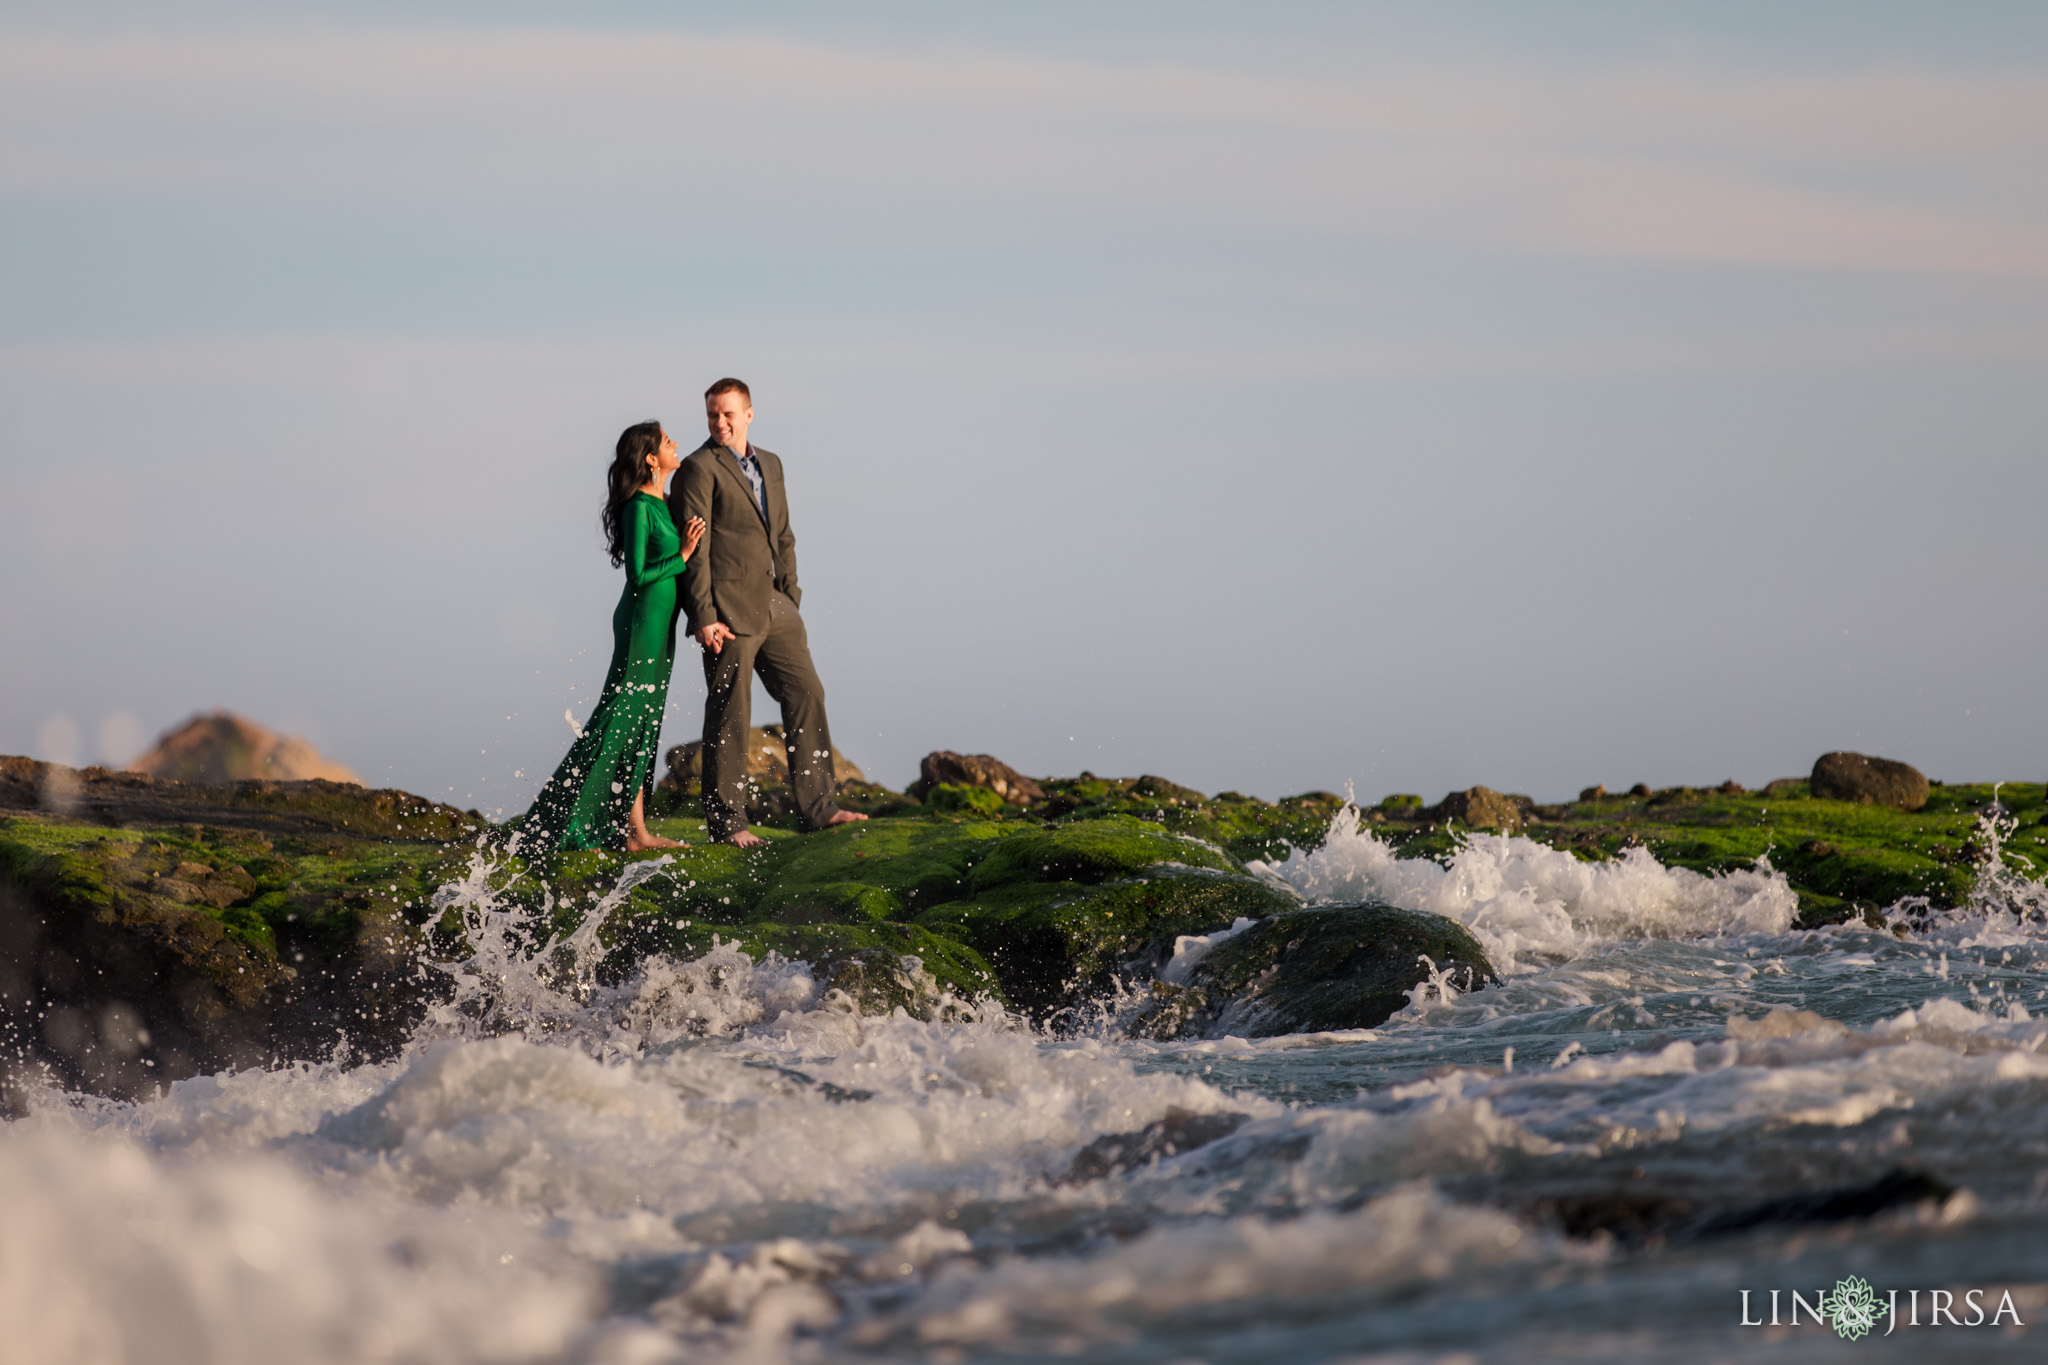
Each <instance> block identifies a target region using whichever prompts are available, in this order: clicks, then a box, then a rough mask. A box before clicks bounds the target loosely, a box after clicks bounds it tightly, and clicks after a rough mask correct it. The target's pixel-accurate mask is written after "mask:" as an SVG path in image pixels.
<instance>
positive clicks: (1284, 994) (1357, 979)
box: [1132, 905, 1497, 1039]
mask: <svg viewBox="0 0 2048 1365" xmlns="http://www.w3.org/2000/svg"><path fill="white" fill-rule="evenodd" d="M1424 958H1428V959H1429V962H1425V961H1424V960H1423V959H1424ZM1432 963H1433V964H1434V972H1435V974H1436V976H1437V978H1438V979H1443V980H1447V981H1448V982H1449V983H1451V984H1452V986H1453V987H1454V988H1455V989H1457V990H1476V989H1478V988H1479V987H1481V986H1485V985H1490V984H1493V983H1494V982H1495V981H1496V980H1497V978H1496V977H1495V975H1494V971H1493V964H1492V963H1490V962H1488V961H1487V960H1486V954H1485V952H1484V951H1483V950H1482V949H1481V948H1480V946H1479V941H1478V940H1477V939H1475V938H1473V937H1472V935H1471V933H1470V932H1468V931H1467V930H1466V929H1465V927H1464V926H1463V925H1461V924H1458V923H1456V922H1455V921H1453V920H1448V919H1445V918H1444V917H1443V916H1441V915H1432V914H1427V913H1425V912H1423V911H1420V910H1397V909H1395V908H1393V907H1392V906H1387V905H1346V906H1326V907H1318V908H1315V909H1309V910H1294V911H1290V912H1289V913H1287V914H1281V915H1273V916H1271V917H1269V918H1267V919H1264V920H1261V921H1259V922H1258V923H1256V924H1253V925H1251V926H1249V927H1247V928H1245V929H1243V930H1241V931H1240V932H1238V933H1236V934H1233V935H1231V936H1230V937H1229V938H1227V939H1225V940H1224V941H1223V942H1221V943H1219V944H1217V945H1216V946H1215V947H1214V948H1212V949H1211V950H1210V951H1209V953H1208V954H1207V956H1205V957H1203V958H1202V959H1201V960H1200V961H1199V962H1197V963H1195V964H1194V966H1193V967H1192V968H1191V969H1190V970H1189V971H1188V973H1187V976H1186V982H1185V984H1184V985H1165V984H1161V985H1160V986H1159V987H1158V988H1157V996H1156V998H1155V1000H1154V1002H1153V1003H1152V1005H1151V1006H1150V1007H1149V1008H1148V1009H1147V1010H1146V1011H1144V1013H1143V1014H1142V1015H1141V1017H1140V1018H1139V1019H1138V1020H1137V1021H1136V1023H1135V1024H1134V1025H1133V1029H1132V1031H1133V1032H1134V1033H1137V1034H1140V1035H1141V1036H1145V1037H1152V1038H1162V1039H1164V1038H1195V1037H1204V1036H1215V1035H1219V1034H1225V1033H1232V1034H1239V1035H1242V1036H1245V1037H1250V1038H1265V1037H1271V1036H1273V1035H1275V1034H1281V1033H1313V1032H1321V1031H1324V1030H1328V1029H1356V1028H1374V1027H1376V1026H1378V1025H1380V1024H1383V1023H1385V1022H1386V1020H1387V1018H1388V1016H1390V1015H1392V1014H1393V1013H1394V1011H1396V1010H1398V1009H1400V1008H1402V1007H1403V1006H1405V1005H1406V1004H1408V1003H1409V998H1410V996H1409V993H1410V992H1411V991H1413V990H1414V989H1415V987H1417V986H1419V985H1421V984H1422V983H1423V982H1425V981H1428V980H1430V979H1432V967H1431V964H1432Z"/></svg>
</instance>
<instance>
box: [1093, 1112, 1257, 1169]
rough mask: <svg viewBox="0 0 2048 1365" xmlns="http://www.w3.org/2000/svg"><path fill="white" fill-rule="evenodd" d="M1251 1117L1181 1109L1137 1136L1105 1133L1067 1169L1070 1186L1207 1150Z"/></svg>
mask: <svg viewBox="0 0 2048 1365" xmlns="http://www.w3.org/2000/svg"><path fill="white" fill-rule="evenodd" d="M1250 1118H1251V1115H1250V1114H1235V1113H1224V1114H1197V1113H1195V1112H1194V1111H1192V1110H1188V1109H1182V1108H1180V1107H1178V1106H1175V1107H1174V1108H1171V1109H1168V1110H1167V1111H1166V1117H1165V1118H1163V1119H1160V1120H1158V1121H1157V1122H1154V1123H1148V1124H1146V1125H1145V1126H1144V1127H1143V1128H1140V1129H1139V1130H1138V1131H1136V1132H1135V1133H1105V1134H1104V1135H1103V1136H1101V1137H1099V1138H1097V1139H1095V1141H1093V1142H1091V1143H1089V1144H1088V1145H1087V1146H1086V1147H1083V1148H1082V1149H1081V1150H1080V1151H1079V1152H1078V1153H1076V1154H1075V1156H1074V1164H1073V1165H1072V1166H1070V1167H1068V1168H1067V1174H1066V1181H1065V1183H1067V1184H1074V1185H1078V1184H1081V1183H1083V1182H1084V1181H1089V1180H1100V1179H1102V1178H1103V1177H1104V1176H1106V1175H1116V1174H1117V1173H1119V1172H1121V1171H1128V1170H1132V1169H1134V1168H1136V1167H1139V1166H1145V1165H1149V1164H1151V1163H1152V1162H1154V1161H1157V1160H1159V1159H1161V1158H1163V1157H1170V1156H1178V1155H1180V1154H1181V1153H1182V1152H1191V1151H1193V1150H1194V1149H1195V1148H1197V1147H1206V1146H1208V1145H1209V1144H1210V1143H1212V1142H1215V1141H1217V1140H1218V1139H1220V1138H1227V1137H1229V1136H1230V1135H1231V1134H1232V1133H1234V1132H1236V1131H1237V1130H1238V1129H1240V1128H1242V1127H1244V1125H1245V1123H1246V1122H1247V1121H1248V1120H1249V1119H1250Z"/></svg>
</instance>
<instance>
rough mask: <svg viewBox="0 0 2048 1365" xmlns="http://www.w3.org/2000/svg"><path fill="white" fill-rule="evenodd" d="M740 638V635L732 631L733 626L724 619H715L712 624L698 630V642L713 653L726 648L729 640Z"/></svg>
mask: <svg viewBox="0 0 2048 1365" xmlns="http://www.w3.org/2000/svg"><path fill="white" fill-rule="evenodd" d="M738 638H739V637H738V636H736V635H734V634H733V633H732V627H731V626H728V625H727V624H726V623H725V622H723V621H713V622H712V623H711V624H710V625H708V626H706V627H704V629H702V630H700V631H698V632H697V643H698V644H700V645H702V646H704V648H706V649H708V650H710V651H711V652H712V653H713V654H716V653H718V652H719V651H720V650H722V649H724V648H725V642H726V641H727V640H736V639H738Z"/></svg>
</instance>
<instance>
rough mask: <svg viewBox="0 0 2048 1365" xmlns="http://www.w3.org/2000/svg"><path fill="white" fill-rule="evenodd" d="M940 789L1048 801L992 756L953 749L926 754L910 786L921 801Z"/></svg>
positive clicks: (1010, 800) (1018, 802) (1020, 802)
mask: <svg viewBox="0 0 2048 1365" xmlns="http://www.w3.org/2000/svg"><path fill="white" fill-rule="evenodd" d="M941 786H955V787H983V788H986V789H987V790H989V791H992V792H994V793H995V794H996V795H997V796H999V797H1001V798H1002V800H1003V802H1004V803H1005V804H1007V805H1012V806H1032V805H1036V804H1037V803H1039V802H1041V801H1043V800H1045V788H1044V787H1042V786H1040V785H1039V784H1038V783H1037V782H1035V781H1033V780H1032V779H1031V778H1028V777H1026V776H1024V774H1022V773H1020V772H1018V771H1017V770H1016V769H1015V768H1012V767H1011V766H1010V765H1009V764H1007V763H1005V762H1003V761H1002V760H1001V759H1000V758H996V757H994V756H993V755H991V754H956V753H954V752H953V751H952V750H950V749H934V750H933V751H932V752H931V753H928V754H926V755H925V756H924V759H923V761H922V762H920V763H919V764H918V765H917V781H915V782H913V783H911V784H910V795H912V796H914V797H916V798H918V799H919V800H920V801H922V800H924V799H926V795H927V793H929V792H930V791H931V790H932V789H933V788H935V787H941ZM1194 795H1196V796H1198V797H1199V795H1200V793H1194Z"/></svg>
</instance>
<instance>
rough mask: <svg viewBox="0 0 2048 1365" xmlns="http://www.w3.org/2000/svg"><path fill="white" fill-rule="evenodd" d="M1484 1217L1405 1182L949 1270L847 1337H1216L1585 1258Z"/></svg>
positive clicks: (969, 1340)
mask: <svg viewBox="0 0 2048 1365" xmlns="http://www.w3.org/2000/svg"><path fill="white" fill-rule="evenodd" d="M1595 1255H1596V1253H1592V1252H1589V1251H1585V1250H1574V1249H1572V1248H1569V1247H1567V1246H1566V1245H1565V1244H1563V1243H1561V1242H1559V1241H1558V1240H1557V1239H1555V1238H1551V1237H1547V1236H1545V1235H1543V1234H1540V1233H1538V1232H1535V1231H1533V1230H1531V1229H1528V1228H1526V1227H1524V1226H1523V1225H1521V1224H1520V1223H1518V1222H1516V1221H1515V1220H1514V1219H1511V1218H1508V1217H1506V1216H1504V1215H1502V1214H1499V1213H1496V1212H1494V1211H1492V1210H1489V1209H1476V1208H1470V1207H1461V1206H1458V1205H1455V1204H1452V1203H1450V1202H1448V1201H1446V1200H1444V1199H1443V1198H1441V1197H1440V1196H1438V1195H1437V1194H1436V1193H1434V1192H1433V1191H1432V1190H1430V1189H1429V1188H1428V1187H1427V1186H1423V1185H1410V1186H1406V1187H1403V1188H1400V1189H1396V1190H1394V1191H1392V1192H1390V1193H1388V1194H1385V1195H1382V1196H1380V1197H1378V1198H1376V1199H1373V1200H1371V1201H1369V1202H1368V1203H1366V1204H1365V1205H1364V1206H1363V1207H1362V1208H1359V1209H1358V1210H1356V1211H1354V1212H1351V1213H1316V1214H1311V1215H1309V1216H1307V1217H1303V1218H1299V1219H1293V1220H1289V1221H1285V1222H1273V1221H1269V1220H1267V1219H1265V1218H1261V1217H1240V1218H1230V1219H1219V1220H1212V1221H1209V1222H1206V1223H1199V1224H1194V1225H1180V1224H1177V1225H1173V1226H1170V1227H1163V1228H1159V1229H1156V1230H1154V1231H1151V1232H1148V1233H1146V1234H1144V1235H1143V1236H1140V1237H1138V1238H1136V1239H1134V1240H1132V1241H1130V1242H1127V1243H1124V1244H1122V1245H1119V1246H1114V1247H1112V1248H1110V1249H1108V1250H1105V1251H1103V1252H1101V1253H1100V1254H1098V1255H1094V1256H1086V1257H1071V1258H1070V1257H1059V1258H1047V1259H1039V1260H1023V1259H1015V1260H1007V1261H1003V1262H1000V1263H998V1264H997V1265H995V1266H993V1267H991V1268H988V1269H982V1268H979V1267H976V1266H972V1265H969V1264H964V1263H962V1264H957V1265H955V1266H954V1267H952V1268H951V1269H949V1270H948V1271H947V1272H946V1273H944V1274H942V1275H941V1276H940V1277H939V1278H938V1280H937V1281H936V1282H935V1283H933V1284H932V1285H931V1287H930V1288H929V1289H927V1290H926V1291H925V1293H924V1294H923V1295H922V1296H921V1297H920V1298H919V1299H918V1301H917V1302H916V1303H915V1304H914V1305H913V1306H912V1307H911V1308H910V1309H909V1310H908V1311H906V1312H903V1313H901V1314H897V1315H892V1316H890V1317H886V1318H883V1319H880V1320H878V1321H876V1322H873V1323H871V1324H868V1325H867V1326H866V1327H865V1328H863V1329H862V1330H860V1331H858V1332H857V1333H856V1334H855V1340H856V1341H861V1342H864V1343H867V1344H874V1345H882V1344H887V1343H892V1342H902V1343H903V1344H906V1345H907V1344H911V1343H915V1344H918V1345H923V1346H927V1347H933V1346H937V1347H944V1346H968V1345H1010V1344H1017V1345H1028V1344H1030V1343H1031V1342H1032V1340H1033V1339H1034V1338H1036V1339H1039V1340H1040V1341H1043V1340H1044V1339H1046V1338H1051V1339H1053V1340H1054V1341H1058V1340H1059V1339H1062V1338H1075V1337H1078V1338H1079V1339H1086V1338H1090V1337H1102V1336H1109V1337H1115V1336H1118V1335H1122V1334H1126V1333H1129V1332H1131V1331H1133V1330H1143V1329H1146V1328H1148V1327H1150V1328H1156V1327H1158V1326H1160V1325H1162V1324H1167V1323H1172V1322H1174V1321H1175V1320H1176V1319H1178V1318H1179V1317H1181V1316H1182V1315H1185V1314H1188V1313H1199V1314H1200V1315H1201V1318H1202V1320H1203V1321H1204V1322H1205V1323H1207V1324H1209V1325H1211V1326H1212V1327H1218V1326H1224V1325H1228V1324H1229V1323H1231V1322H1232V1321H1241V1320H1243V1319H1244V1318H1246V1317H1251V1316H1267V1317H1270V1316H1274V1315H1287V1316H1292V1315H1295V1314H1300V1313H1304V1312H1313V1311H1315V1310H1316V1309H1318V1308H1326V1307H1329V1306H1333V1305H1336V1304H1340V1303H1341V1304H1344V1305H1346V1306H1347V1307H1350V1308H1353V1309H1355V1308H1356V1307H1357V1306H1358V1305H1360V1304H1369V1303H1372V1302H1375V1301H1385V1300H1387V1299H1393V1298H1397V1297H1399V1296H1402V1295H1405V1294H1411V1293H1414V1292H1416V1291H1417V1290H1420V1289H1423V1288H1425V1287H1427V1286H1429V1285H1432V1284H1435V1283H1439V1282H1441V1281H1443V1280H1445V1279H1448V1278H1451V1277H1453V1276H1457V1277H1461V1278H1463V1279H1465V1280H1466V1281H1467V1282H1470V1281H1472V1280H1483V1279H1484V1278H1485V1277H1487V1276H1488V1275H1489V1273H1497V1272H1498V1271H1500V1270H1502V1269H1504V1268H1506V1267H1511V1266H1520V1265H1527V1264H1529V1263H1531V1262H1540V1261H1553V1260H1557V1259H1560V1258H1573V1257H1575V1258H1578V1259H1581V1260H1586V1259H1591V1258H1592V1257H1593V1256H1595Z"/></svg>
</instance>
